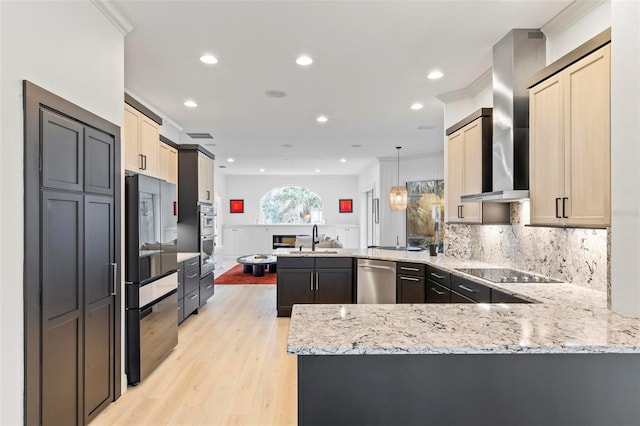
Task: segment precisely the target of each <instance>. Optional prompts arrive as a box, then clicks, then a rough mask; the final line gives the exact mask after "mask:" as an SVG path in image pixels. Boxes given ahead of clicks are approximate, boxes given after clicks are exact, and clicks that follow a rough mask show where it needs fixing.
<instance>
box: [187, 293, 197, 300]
mask: <svg viewBox="0 0 640 426" xmlns="http://www.w3.org/2000/svg"><path fill="white" fill-rule="evenodd" d="M196 297H198V295H197V294H194V295H193V296H191V297H190V298H189V300H193V299H195V298H196Z"/></svg>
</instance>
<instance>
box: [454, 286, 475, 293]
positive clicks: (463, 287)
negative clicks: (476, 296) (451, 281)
mask: <svg viewBox="0 0 640 426" xmlns="http://www.w3.org/2000/svg"><path fill="white" fill-rule="evenodd" d="M458 287H460V288H461V289H463V290H466V291H468V292H469V293H475V292H476V291H475V290H474V289H471V288H469V287H467V286H464V285H462V284H459V285H458Z"/></svg>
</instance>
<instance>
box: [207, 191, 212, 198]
mask: <svg viewBox="0 0 640 426" xmlns="http://www.w3.org/2000/svg"><path fill="white" fill-rule="evenodd" d="M210 199H211V192H209V190H208V189H207V200H210Z"/></svg>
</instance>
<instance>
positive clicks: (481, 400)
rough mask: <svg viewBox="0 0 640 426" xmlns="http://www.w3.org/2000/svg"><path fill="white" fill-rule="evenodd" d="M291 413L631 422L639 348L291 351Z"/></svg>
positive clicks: (402, 419)
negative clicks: (294, 394)
mask: <svg viewBox="0 0 640 426" xmlns="http://www.w3.org/2000/svg"><path fill="white" fill-rule="evenodd" d="M298 423H299V424H300V425H304V426H307V425H328V424H331V425H356V424H367V425H390V424H397V425H400V424H401V425H426V424H428V425H519V426H525V425H532V426H533V425H535V426H538V425H545V426H550V425H562V426H568V425H580V426H586V425H594V426H596V425H597V426H601V425H610V426H612V425H631V424H640V355H638V354H603V353H596V354H594V353H589V354H587V353H585V354H582V353H580V354H575V353H571V354H433V355H432V354H384V355H322V356H314V355H298Z"/></svg>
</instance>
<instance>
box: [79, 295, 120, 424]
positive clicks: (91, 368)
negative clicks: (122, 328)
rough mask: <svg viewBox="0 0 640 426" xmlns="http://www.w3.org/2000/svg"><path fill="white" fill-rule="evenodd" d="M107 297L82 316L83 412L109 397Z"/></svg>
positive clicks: (110, 339) (110, 307)
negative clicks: (83, 340) (83, 333)
mask: <svg viewBox="0 0 640 426" xmlns="http://www.w3.org/2000/svg"><path fill="white" fill-rule="evenodd" d="M113 316H114V306H113V303H112V302H111V300H110V298H108V299H103V301H102V302H99V303H94V304H93V305H92V306H91V307H90V308H89V309H87V311H86V315H85V358H84V359H85V363H84V365H85V368H84V374H85V378H84V382H85V388H84V394H85V406H86V407H85V412H86V414H87V416H91V415H92V414H93V413H94V412H95V411H96V410H98V411H99V409H100V408H102V406H105V405H108V404H109V403H110V402H111V400H112V399H113V374H114V371H113V356H114V351H113V332H114V330H113V320H114V318H113Z"/></svg>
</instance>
